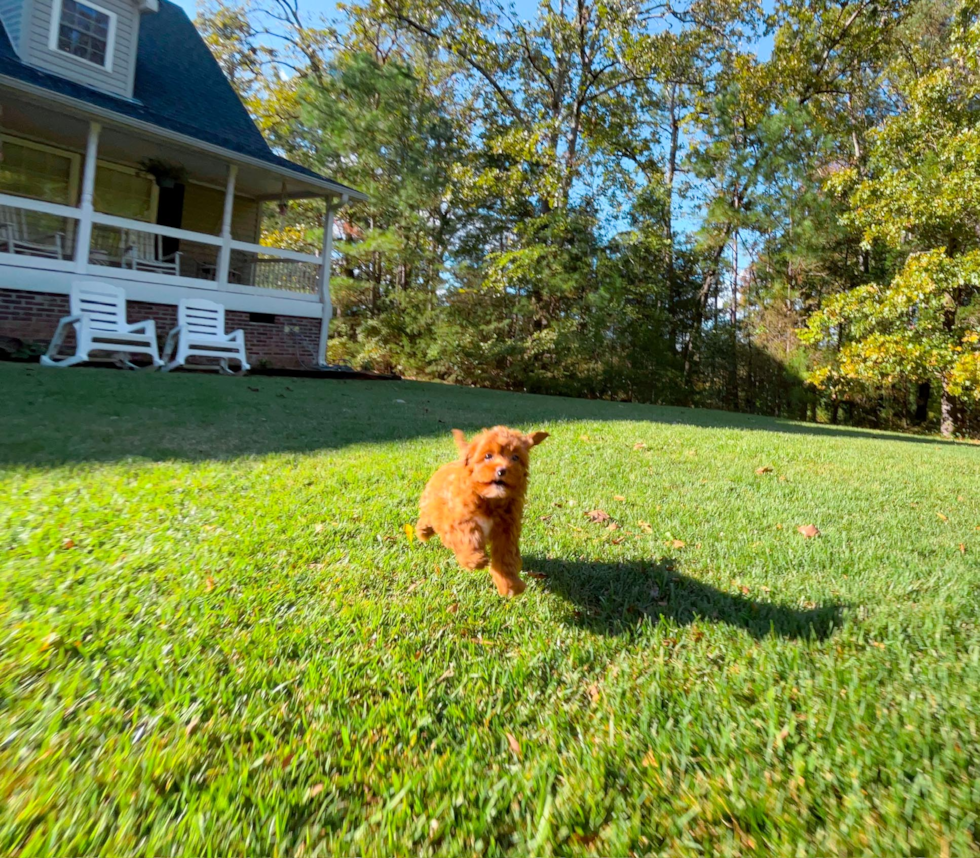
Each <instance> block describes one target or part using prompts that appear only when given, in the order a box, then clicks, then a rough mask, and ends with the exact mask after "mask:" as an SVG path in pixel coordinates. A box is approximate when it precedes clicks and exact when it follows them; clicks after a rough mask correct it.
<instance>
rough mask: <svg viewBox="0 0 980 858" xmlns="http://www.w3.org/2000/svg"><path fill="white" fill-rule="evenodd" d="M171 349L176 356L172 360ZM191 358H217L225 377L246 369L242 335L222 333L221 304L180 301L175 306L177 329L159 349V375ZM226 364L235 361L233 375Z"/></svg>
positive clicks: (188, 300)
mask: <svg viewBox="0 0 980 858" xmlns="http://www.w3.org/2000/svg"><path fill="white" fill-rule="evenodd" d="M175 348H176V351H177V354H176V356H173V354H174V349H175ZM172 356H173V359H172V360H171V357H172ZM193 356H196V357H216V358H221V360H220V361H219V362H218V371H219V372H223V373H225V374H226V375H236V374H237V375H241V374H242V373H245V372H248V370H249V369H250V367H249V364H248V360H247V359H246V357H245V333H244V332H243V331H241V330H237V331H232V332H231V333H230V334H229V333H226V332H225V308H224V307H223V306H222V305H221V304H217V303H215V302H214V301H206V300H204V299H203V298H183V299H182V300H181V302H180V303H179V304H178V305H177V327H176V328H174V329H173V330H172V331H171V332H170V333H169V334H168V335H167V342H166V344H165V345H164V347H163V360H164V362H165V366H164V367H163V371H164V372H169V371H170V370H172V369H176V368H177V367H180V366H184V364H186V363H187V358H189V357H193ZM229 360H237V361H238V363H239V370H238V372H237V373H235V372H232V370H231V368H230V367H229V366H228V361H229Z"/></svg>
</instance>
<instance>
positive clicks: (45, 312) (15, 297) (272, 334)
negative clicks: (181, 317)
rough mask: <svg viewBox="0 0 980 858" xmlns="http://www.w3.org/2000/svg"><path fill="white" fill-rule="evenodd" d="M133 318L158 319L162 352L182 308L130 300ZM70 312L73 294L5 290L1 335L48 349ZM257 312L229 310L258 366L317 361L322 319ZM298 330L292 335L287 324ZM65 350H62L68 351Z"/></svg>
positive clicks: (0, 298) (229, 324)
mask: <svg viewBox="0 0 980 858" xmlns="http://www.w3.org/2000/svg"><path fill="white" fill-rule="evenodd" d="M126 314H127V316H128V321H129V322H131V323H133V322H141V321H143V320H144V319H153V321H154V322H156V327H157V339H158V340H159V341H160V349H161V351H162V349H163V344H164V342H165V341H166V339H167V334H168V333H169V332H170V330H171V328H173V327H174V326H175V325H176V324H177V307H176V306H174V305H173V304H150V303H147V302H145V301H129V302H128V303H127V305H126ZM67 315H68V296H67V295H54V294H51V293H49V292H23V291H20V290H17V289H0V336H7V337H16V338H17V339H19V340H22V341H23V342H24V343H25V344H34V345H38V346H43V347H45V348H46V347H47V344H48V343H49V342H50V341H51V338H52V336H54V331H55V328H56V327H57V326H58V320H59V319H61V318H62V317H64V316H67ZM252 315H253V314H250V313H243V312H240V311H238V310H227V311H226V312H225V326H226V328H227V329H228V330H229V331H233V330H235V329H237V328H241V329H242V330H243V331H244V332H245V351H246V353H247V354H248V362H249V363H250V364H251V365H252V367H253V369H259V368H260V367H262V366H270V367H275V368H277V369H298V368H300V367H302V366H303V365H304V364H305V365H307V366H309V365H310V364H312V363H314V355H315V353H316V349H317V345H318V343H319V339H320V320H319V319H306V318H302V317H299V316H274V317H273V319H274V321H273V322H271V323H265V322H257V321H252V319H251V316H252ZM287 326H288V327H290V328H295V329H296V330H294V331H293V330H291V331H289V332H288V333H287V332H286V328H287ZM65 347H67V348H72V347H74V334H73V333H70V334H69V335H68V337H67V338H66V339H65ZM64 350H65V349H64V348H63V351H64Z"/></svg>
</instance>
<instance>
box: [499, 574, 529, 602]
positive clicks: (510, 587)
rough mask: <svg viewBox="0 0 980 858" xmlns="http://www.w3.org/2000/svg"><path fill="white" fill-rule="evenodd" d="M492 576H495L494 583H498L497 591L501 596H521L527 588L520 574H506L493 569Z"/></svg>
mask: <svg viewBox="0 0 980 858" xmlns="http://www.w3.org/2000/svg"><path fill="white" fill-rule="evenodd" d="M490 577H491V578H493V583H494V584H496V585H497V592H498V593H499V594H500V595H501V596H506V597H508V598H510V597H512V596H520V595H521V593H523V592H524V591H525V590H526V589H527V584H525V583H524V581H523V580H522V579H521V578H520V576H518V575H504V574H503V573H501V572H497V571H495V570H493V569H491V570H490Z"/></svg>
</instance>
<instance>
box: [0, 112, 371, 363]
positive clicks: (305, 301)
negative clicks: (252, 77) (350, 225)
mask: <svg viewBox="0 0 980 858" xmlns="http://www.w3.org/2000/svg"><path fill="white" fill-rule="evenodd" d="M0 143H2V152H3V158H2V161H0V289H6V290H24V291H28V292H41V293H52V294H59V295H64V294H67V292H68V291H69V289H70V285H71V282H72V281H73V280H75V279H79V278H80V277H88V278H98V279H100V280H104V281H106V282H111V283H115V284H116V285H121V286H123V287H124V288H125V289H126V293H127V296H128V297H129V298H130V299H131V300H136V301H143V302H148V303H153V304H164V305H168V304H170V305H172V304H176V303H177V302H178V301H179V300H180V298H181V297H184V296H187V295H189V294H193V295H199V296H201V297H208V298H210V299H211V300H216V301H219V302H221V303H222V304H224V305H225V306H226V307H227V308H228V309H229V310H234V311H240V312H249V313H255V314H265V315H274V316H277V317H279V316H286V317H295V318H302V319H310V320H312V319H320V320H321V326H320V327H321V331H320V337H319V344H318V347H317V349H316V358H317V362H322V361H323V360H324V354H325V349H326V337H327V329H328V324H329V319H330V315H331V306H330V292H329V277H330V258H331V246H332V233H333V214H334V211H335V209H336V208H337V207H338V206H339V205H343V204H344V203H346V202H347V196H348V194H347V193H345V191H346V190H347V189H344V188H343V186H335V187H330V186H329V185H330V183H328V182H327V181H326V180H324V179H322V177H318V176H315V175H314V174H310V177H309V178H308V179H307V178H306V177H305V176H304V175H303V174H302V172H301V169H302V168H296V167H295V165H288V166H283V167H282V168H281V169H279V168H278V167H277V165H276V164H269V163H264V162H261V161H260V160H258V159H252V158H249V157H248V156H243V155H240V154H239V153H233V152H230V151H223V150H221V149H219V148H217V147H213V146H208V145H207V144H202V143H200V142H199V141H195V140H193V139H190V138H188V140H186V141H185V140H181V139H179V135H175V134H172V133H171V134H168V135H166V136H163V135H159V134H155V133H153V132H152V131H146V130H144V129H140V128H134V127H126V125H125V124H124V123H117V122H111V121H106V120H104V119H102V118H101V117H100V118H99V119H96V118H92V117H87V116H84V115H75V114H73V113H72V112H71V111H66V112H62V111H61V110H58V109H55V108H53V107H52V108H39V107H37V106H36V104H33V103H28V100H27V99H24V100H23V101H19V100H18V99H16V98H10V99H8V98H5V100H4V104H3V113H2V126H0ZM351 193H352V194H354V195H357V194H356V192H351ZM357 196H360V195H357ZM310 198H319V199H322V200H324V201H325V204H324V207H323V209H322V210H321V212H322V222H323V227H324V228H323V234H322V239H321V238H320V236H319V234H316V235H315V239H316V242H317V245H316V246H314V247H313V248H309V247H306V246H304V245H305V241H303V240H302V238H305V237H301V240H300V241H298V242H297V244H298V245H299V247H297V246H294V247H275V246H269V245H267V244H262V243H261V242H262V224H263V216H264V214H266V213H267V211H268V209H269V208H270V207H276V208H281V207H283V206H288V205H290V204H291V201H294V200H299V199H310ZM307 205H308V204H307ZM317 232H318V231H317ZM311 250H312V252H311ZM191 290H193V291H191Z"/></svg>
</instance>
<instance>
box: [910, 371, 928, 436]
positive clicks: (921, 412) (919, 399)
mask: <svg viewBox="0 0 980 858" xmlns="http://www.w3.org/2000/svg"><path fill="white" fill-rule="evenodd" d="M931 395H932V385H931V384H930V383H929V382H928V381H923V382H922V383H921V384H920V385H919V386H918V388H917V389H916V393H915V414H914V415H913V417H912V420H913V422H914V423H915V424H916V426H921V425H922V424H923V423H925V422H926V420H928V419H929V397H930V396H931Z"/></svg>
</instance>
